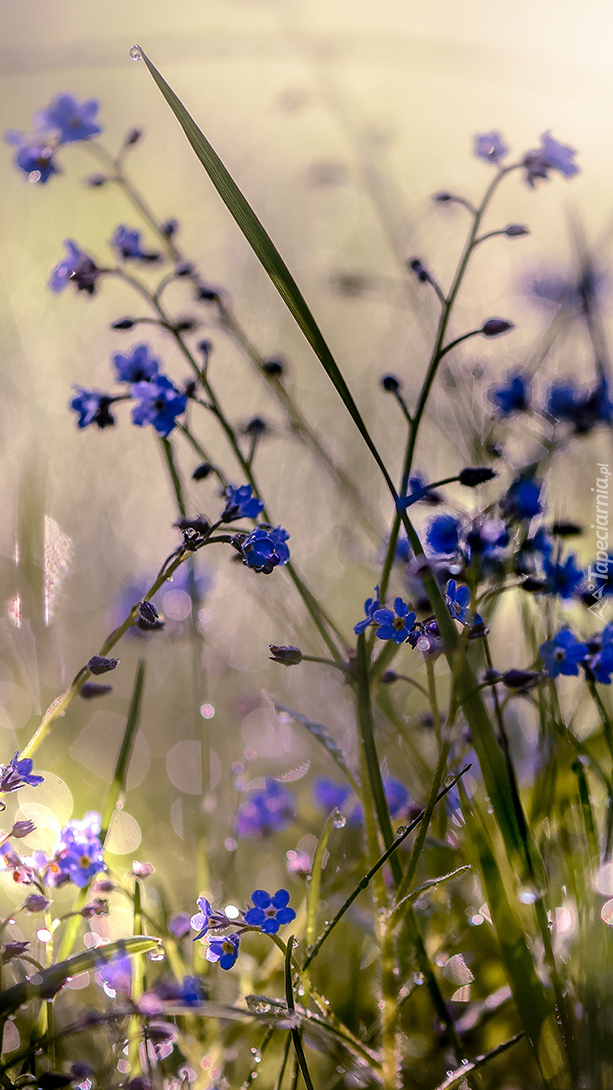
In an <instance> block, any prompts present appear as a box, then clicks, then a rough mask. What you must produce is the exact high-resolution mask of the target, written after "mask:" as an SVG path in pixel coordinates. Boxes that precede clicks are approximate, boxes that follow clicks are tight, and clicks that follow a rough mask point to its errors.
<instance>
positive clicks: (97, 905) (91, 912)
mask: <svg viewBox="0 0 613 1090" xmlns="http://www.w3.org/2000/svg"><path fill="white" fill-rule="evenodd" d="M108 914H109V902H108V901H106V900H104V898H102V897H96V898H95V899H94V900H93V901H90V902H89V904H87V905H84V906H83V908H82V909H81V915H82V917H83V919H84V920H91V918H92V917H93V916H108Z"/></svg>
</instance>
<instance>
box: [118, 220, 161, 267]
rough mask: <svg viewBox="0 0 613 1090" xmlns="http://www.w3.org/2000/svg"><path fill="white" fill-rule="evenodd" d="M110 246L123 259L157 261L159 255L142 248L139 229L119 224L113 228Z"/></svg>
mask: <svg viewBox="0 0 613 1090" xmlns="http://www.w3.org/2000/svg"><path fill="white" fill-rule="evenodd" d="M111 246H112V247H113V248H114V249H115V250H117V253H118V254H119V256H120V257H122V258H123V259H124V261H147V262H151V261H159V258H160V255H159V254H157V253H152V252H151V251H149V250H143V247H142V245H141V241H140V231H136V230H132V229H131V228H129V227H124V226H123V225H121V226H120V227H117V228H116V229H115V232H114V234H113V237H112V239H111Z"/></svg>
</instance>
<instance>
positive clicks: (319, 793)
mask: <svg viewBox="0 0 613 1090" xmlns="http://www.w3.org/2000/svg"><path fill="white" fill-rule="evenodd" d="M311 791H312V793H313V798H314V800H315V802H316V803H317V805H318V806H321V808H322V810H326V811H328V812H329V811H331V810H342V809H343V806H344V805H345V803H346V802H347V799H348V798H349V796H350V794H351V788H350V787H347V786H346V785H345V784H343V783H337V782H336V780H330V779H328V777H327V776H316V778H315V779H314V780H313V785H312V787H311Z"/></svg>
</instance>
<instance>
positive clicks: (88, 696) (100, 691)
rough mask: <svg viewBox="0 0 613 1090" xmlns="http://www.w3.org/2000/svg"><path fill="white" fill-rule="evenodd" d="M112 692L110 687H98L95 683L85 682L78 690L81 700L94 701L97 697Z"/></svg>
mask: <svg viewBox="0 0 613 1090" xmlns="http://www.w3.org/2000/svg"><path fill="white" fill-rule="evenodd" d="M112 692H113V686H112V685H98V684H96V682H95V681H86V682H85V684H84V685H82V686H81V688H80V689H79V696H81V697H83V700H95V699H96V697H98V696H106V695H107V693H112Z"/></svg>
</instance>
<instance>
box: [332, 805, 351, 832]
mask: <svg viewBox="0 0 613 1090" xmlns="http://www.w3.org/2000/svg"><path fill="white" fill-rule="evenodd" d="M346 824H347V818H346V817H345V815H344V814H341V812H340V810H335V811H334V813H333V814H332V825H333V827H334V828H335V829H344V828H345V825H346Z"/></svg>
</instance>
